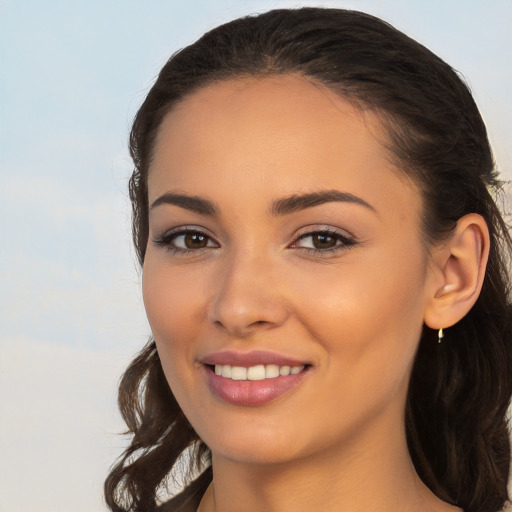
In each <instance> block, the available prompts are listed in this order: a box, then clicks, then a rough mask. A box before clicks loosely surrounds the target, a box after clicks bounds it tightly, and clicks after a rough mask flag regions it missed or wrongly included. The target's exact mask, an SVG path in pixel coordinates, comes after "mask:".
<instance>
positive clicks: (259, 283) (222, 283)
mask: <svg viewBox="0 0 512 512" xmlns="http://www.w3.org/2000/svg"><path fill="white" fill-rule="evenodd" d="M282 284H283V283H281V282H280V277H279V272H278V271H277V269H276V268H275V267H274V266H273V265H272V264H271V263H270V262H268V261H266V260H265V261H264V260H263V258H261V257H258V256H257V255H253V256H247V257H238V258H234V259H232V260H231V261H229V262H225V264H224V267H223V268H222V269H221V271H219V272H218V273H217V275H216V276H215V285H214V286H215V291H214V294H213V297H212V300H211V301H210V304H209V309H208V319H209V321H210V322H211V323H213V324H214V325H216V326H217V327H219V328H220V329H223V330H225V331H227V332H228V333H229V334H231V335H232V336H235V337H238V338H247V337H249V336H251V335H252V334H254V333H255V332H257V331H261V330H266V329H271V328H275V327H278V326H280V325H282V324H283V323H284V322H285V321H286V319H287V318H288V314H289V313H288V308H287V304H286V300H285V298H284V294H283V293H282V292H283V286H282Z"/></svg>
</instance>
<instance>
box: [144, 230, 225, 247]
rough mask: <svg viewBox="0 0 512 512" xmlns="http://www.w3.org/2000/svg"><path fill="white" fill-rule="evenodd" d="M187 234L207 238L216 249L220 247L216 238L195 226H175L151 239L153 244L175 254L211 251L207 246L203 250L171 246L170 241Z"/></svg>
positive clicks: (207, 231)
mask: <svg viewBox="0 0 512 512" xmlns="http://www.w3.org/2000/svg"><path fill="white" fill-rule="evenodd" d="M187 234H199V235H203V236H205V237H207V238H208V240H209V241H212V242H213V243H214V244H215V246H216V247H220V244H219V242H218V241H217V240H216V238H215V237H214V236H213V235H212V234H210V232H209V230H208V229H206V228H203V227H202V226H196V225H185V226H176V227H175V228H171V229H168V230H166V231H163V232H162V233H161V234H160V235H157V236H155V237H154V238H153V243H154V244H156V245H158V246H161V247H163V248H165V249H167V250H170V251H173V252H177V253H188V252H199V251H200V250H201V249H202V250H204V249H213V248H214V247H212V246H207V247H204V248H198V249H184V248H181V247H175V246H173V245H172V241H173V240H174V239H176V238H178V237H179V236H182V235H187Z"/></svg>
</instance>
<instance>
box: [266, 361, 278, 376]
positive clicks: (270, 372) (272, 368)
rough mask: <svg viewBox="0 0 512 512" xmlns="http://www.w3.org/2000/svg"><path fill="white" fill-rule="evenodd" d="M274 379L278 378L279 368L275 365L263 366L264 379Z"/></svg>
mask: <svg viewBox="0 0 512 512" xmlns="http://www.w3.org/2000/svg"><path fill="white" fill-rule="evenodd" d="M274 377H279V366H277V364H267V366H265V378H266V379H273V378H274Z"/></svg>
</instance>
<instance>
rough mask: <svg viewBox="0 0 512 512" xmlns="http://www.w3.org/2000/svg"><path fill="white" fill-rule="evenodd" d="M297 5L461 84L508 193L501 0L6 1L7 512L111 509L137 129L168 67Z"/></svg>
mask: <svg viewBox="0 0 512 512" xmlns="http://www.w3.org/2000/svg"><path fill="white" fill-rule="evenodd" d="M300 5H325V6H339V7H348V8H354V9H360V10H365V11H367V12H370V13H372V14H376V15H378V16H381V17H383V18H384V19H386V20H387V21H389V22H391V23H392V24H394V25H395V26H396V27H397V28H399V29H401V30H403V31H405V32H406V33H408V34H409V35H411V36H412V37H414V38H416V39H418V40H419V41H420V42H422V43H423V44H425V45H426V46H428V47H429V48H431V49H432V50H433V51H435V52H436V53H438V54H439V55H440V56H441V57H443V58H444V59H445V60H447V61H448V62H449V63H450V64H451V65H453V66H454V67H455V68H456V69H458V70H459V71H461V72H462V73H463V74H464V76H465V77H466V79H467V80H468V82H469V84H470V86H471V87H472V89H473V92H474V95H475V98H476V100H477V103H478V104H479V106H480V108H481V110H482V113H483V115H484V118H485V120H486V122H487V124H488V129H489V133H490V138H491V142H492V144H493V146H494V149H495V154H496V158H497V162H498V167H499V168H500V169H501V170H502V171H503V176H504V177H505V178H508V179H511V178H512V144H511V143H510V134H511V133H512V94H511V91H512V66H511V63H512V34H511V30H510V27H511V26H512V1H510V0H488V1H486V2H484V1H482V0H444V1H441V0H431V1H428V2H427V1H425V0H409V1H405V0H353V1H344V0H339V1H324V2H318V1H310V2H300V1H294V2H290V1H286V0H282V1H279V0H274V1H270V0H266V1H263V0H243V1H242V0H238V1H235V0H189V1H188V2H183V0H180V1H177V0H167V1H165V0H144V1H143V0H103V1H101V0H95V1H94V0H87V1H84V0H61V1H56V0H45V1H44V2H41V1H39V0H0V52H1V53H0V69H1V78H0V222H1V228H2V233H3V237H2V238H3V243H2V244H0V261H1V262H2V265H1V270H0V273H1V282H2V285H1V287H0V307H1V314H2V320H1V325H2V327H1V331H0V343H1V344H2V355H3V357H2V361H0V383H1V385H2V389H3V392H2V394H1V395H0V396H1V399H0V400H1V407H2V413H3V415H5V419H3V421H2V426H1V427H0V429H1V430H0V453H2V455H3V457H2V460H1V461H0V512H14V511H16V512H28V511H30V512H32V511H33V510H38V512H61V511H62V512H67V511H69V510H71V509H72V510H73V511H74V512H82V511H83V512H86V511H87V512H96V511H101V510H105V507H104V505H102V501H101V482H102V479H103V477H104V474H105V472H106V471H107V467H108V465H109V464H110V463H111V462H112V461H113V459H114V457H115V456H116V455H117V454H118V453H119V452H120V447H121V446H122V444H123V441H122V440H121V439H120V438H117V437H116V436H114V435H113V433H114V432H116V431H119V430H120V429H121V428H122V425H121V423H120V420H119V417H118V415H117V413H116V406H115V386H116V382H117V379H118V377H119V375H120V373H121V371H122V368H123V367H124V365H125V364H126V362H127V361H128V359H129V357H130V355H131V354H133V353H134V352H135V351H136V350H137V349H138V348H139V347H140V346H142V344H143V343H144V342H145V339H146V337H147V334H148V333H149V329H148V327H147V323H146V321H145V318H144V312H143V307H142V302H141V298H140V293H139V280H140V276H139V273H138V271H137V266H136V262H135V258H134V254H133V250H132V249H131V246H130V232H129V230H130V226H129V215H130V213H129V205H128V200H127V193H126V183H127V178H128V176H129V174H130V168H131V164H130V161H129V157H128V152H127V149H126V141H127V135H128V131H129V127H130V122H131V119H132V118H133V115H134V113H135V111H136V109H137V107H138V106H139V104H140V103H141V101H142V99H143V98H144V95H145V93H146V92H147V91H148V88H149V86H150V84H151V82H152V80H153V78H154V77H155V75H156V74H157V73H158V70H159V69H160V67H161V65H162V64H163V63H164V62H165V60H166V59H167V58H168V57H169V55H170V54H171V53H172V52H174V51H175V50H177V49H178V48H180V47H181V46H183V45H184V44H187V43H190V42H192V41H193V40H195V39H196V38H197V37H198V36H199V35H201V34H202V33H203V32H204V31H205V30H207V29H209V28H211V27H213V26H215V25H217V24H219V23H221V22H223V21H227V20H229V19H231V18H234V17H237V16H240V15H243V14H248V13H253V12H261V11H264V10H267V9H269V8H272V7H292V6H300ZM6 455H7V456H6ZM70 503H74V504H73V505H72V506H70Z"/></svg>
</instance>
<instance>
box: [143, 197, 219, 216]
mask: <svg viewBox="0 0 512 512" xmlns="http://www.w3.org/2000/svg"><path fill="white" fill-rule="evenodd" d="M162 204H172V205H174V206H179V207H180V208H184V209H185V210H189V211H192V212H195V213H199V214H201V215H210V216H212V217H213V216H215V215H218V213H219V209H218V207H217V206H216V205H215V203H213V202H212V201H209V200H208V199H204V198H202V197H198V196H188V195H186V194H174V193H172V192H168V193H167V194H164V195H162V196H160V197H159V198H158V199H156V200H155V201H154V202H153V204H152V205H151V206H150V207H149V209H150V210H152V209H153V208H156V207H157V206H160V205H162Z"/></svg>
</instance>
